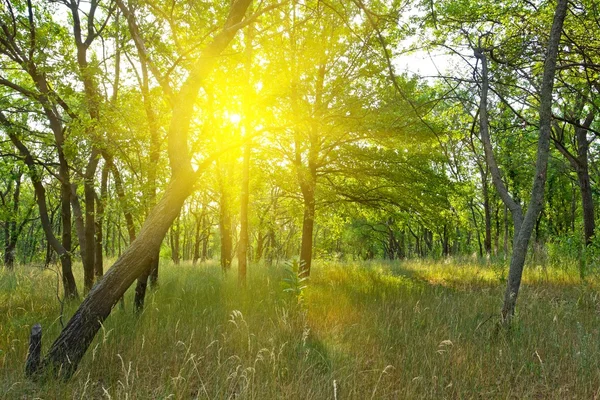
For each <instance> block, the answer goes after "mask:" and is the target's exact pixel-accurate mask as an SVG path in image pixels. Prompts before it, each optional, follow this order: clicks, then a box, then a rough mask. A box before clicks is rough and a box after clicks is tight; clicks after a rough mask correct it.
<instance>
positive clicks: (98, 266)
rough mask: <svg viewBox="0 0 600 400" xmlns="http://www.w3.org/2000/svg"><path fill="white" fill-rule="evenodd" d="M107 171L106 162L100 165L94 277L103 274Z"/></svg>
mask: <svg viewBox="0 0 600 400" xmlns="http://www.w3.org/2000/svg"><path fill="white" fill-rule="evenodd" d="M108 172H109V168H108V165H107V164H106V163H104V166H103V167H102V177H101V179H100V198H98V199H97V201H98V204H97V206H96V250H95V252H96V258H95V260H94V275H95V276H96V279H98V278H100V277H101V276H102V275H104V255H103V253H102V247H103V237H104V232H103V224H104V207H105V206H106V196H107V193H108Z"/></svg>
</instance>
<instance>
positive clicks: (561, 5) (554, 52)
mask: <svg viewBox="0 0 600 400" xmlns="http://www.w3.org/2000/svg"><path fill="white" fill-rule="evenodd" d="M567 7H568V2H567V0H558V1H557V4H556V11H555V14H554V21H553V23H552V28H551V32H550V39H549V42H548V50H547V54H546V60H545V63H544V77H543V81H542V87H541V91H540V110H539V121H540V128H539V132H540V133H539V139H538V150H537V161H536V168H535V178H534V181H533V186H532V189H531V200H530V202H529V206H528V208H527V213H526V214H525V217H524V218H523V222H522V224H521V226H520V229H518V230H515V240H514V247H513V254H512V257H511V261H510V269H509V273H508V282H507V285H506V292H505V294H504V304H503V307H502V318H503V321H504V322H505V323H507V324H508V323H509V322H510V320H511V318H512V316H513V315H514V312H515V306H516V303H517V296H518V294H519V288H520V286H521V277H522V275H523V266H524V264H525V256H526V255H527V247H528V244H529V239H530V238H531V233H532V231H533V228H534V225H535V221H536V219H537V216H538V215H539V213H540V212H541V210H542V208H543V205H544V189H545V184H546V172H547V168H548V157H549V151H550V133H551V130H552V126H551V123H552V92H553V89H554V76H555V72H556V59H557V56H558V47H559V42H560V37H561V33H562V27H563V23H564V20H565V16H566V13H567Z"/></svg>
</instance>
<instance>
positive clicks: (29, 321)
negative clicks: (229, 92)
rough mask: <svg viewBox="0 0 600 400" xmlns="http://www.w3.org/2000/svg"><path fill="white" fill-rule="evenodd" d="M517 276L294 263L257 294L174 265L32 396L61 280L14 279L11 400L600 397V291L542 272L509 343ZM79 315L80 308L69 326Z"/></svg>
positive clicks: (0, 383) (205, 267) (1, 375)
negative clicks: (35, 362) (303, 283)
mask: <svg viewBox="0 0 600 400" xmlns="http://www.w3.org/2000/svg"><path fill="white" fill-rule="evenodd" d="M505 271H506V268H504V267H503V266H502V265H501V264H494V263H487V264H486V263H483V264H480V263H477V262H474V261H472V260H453V261H450V260H445V261H444V260H442V261H407V262H356V263H355V262H347V263H337V262H323V261H322V262H317V263H316V265H315V266H314V269H313V271H312V275H311V279H310V282H309V284H308V287H307V288H306V289H304V290H300V288H299V287H294V285H296V283H294V282H291V283H290V282H289V281H288V280H286V277H287V278H289V271H287V270H286V268H285V267H284V266H283V265H282V264H280V265H278V266H272V267H267V266H264V265H251V266H250V268H249V276H248V283H247V286H246V288H240V287H239V286H238V284H237V277H236V276H235V274H234V273H233V271H232V273H230V274H228V275H227V274H223V273H222V272H221V270H220V267H219V266H218V265H216V264H211V263H208V264H202V265H197V266H193V265H191V264H181V265H177V266H175V265H172V264H167V263H165V264H164V265H162V270H161V277H160V286H159V287H158V289H156V290H154V291H152V292H151V293H149V296H148V299H147V306H146V309H145V310H144V312H143V313H142V314H141V315H139V316H136V315H135V314H134V312H133V310H132V290H131V289H130V291H129V292H128V293H127V295H126V299H125V304H126V307H125V308H124V309H121V308H120V307H119V306H116V307H115V309H114V310H113V313H112V315H111V316H110V318H109V319H108V320H107V321H106V323H105V325H104V326H103V329H102V330H101V331H100V332H99V334H98V335H97V337H96V339H95V341H94V343H93V344H92V346H91V347H90V349H89V350H88V352H87V354H86V356H85V358H84V359H83V360H82V363H81V364H80V367H79V369H78V371H77V372H76V374H75V376H74V377H73V378H72V379H71V380H70V381H68V382H62V381H55V380H47V381H43V382H31V381H28V380H27V379H26V378H25V376H24V361H25V357H26V353H27V341H28V335H29V331H30V329H31V326H32V325H33V324H35V323H37V322H39V323H41V324H42V327H43V330H44V343H43V347H44V351H45V350H46V349H47V348H48V346H49V345H50V344H51V342H52V340H53V339H54V338H55V337H56V336H57V334H58V332H59V331H60V329H61V321H60V318H59V314H60V309H61V307H60V303H59V301H58V300H57V292H56V287H57V277H56V274H55V273H54V272H53V271H51V270H41V269H39V268H33V267H25V266H19V267H18V268H17V269H16V272H10V273H9V272H8V271H0V398H3V399H30V398H31V399H33V398H42V399H96V398H97V399H101V398H103V399H278V398H289V399H340V400H341V399H412V398H417V399H418V398H428V399H442V398H461V399H468V398H479V399H495V398H502V399H506V398H515V399H523V398H534V399H539V398H550V399H571V398H573V399H574V398H580V399H591V398H597V397H598V396H599V395H600V341H599V339H600V337H599V336H600V331H599V329H600V324H599V322H600V318H599V314H598V313H599V311H600V294H599V292H598V280H597V279H595V278H591V279H589V280H588V281H586V282H584V283H582V282H580V280H579V278H578V273H577V271H576V270H573V271H571V270H570V269H558V268H551V269H550V268H541V267H537V268H534V267H531V266H530V267H528V268H527V269H526V273H525V276H524V287H523V290H522V292H521V296H520V297H519V303H518V310H517V315H516V318H515V320H514V324H513V326H512V329H511V330H510V331H505V330H502V329H500V330H499V329H497V322H498V317H499V309H500V306H501V300H502V294H503V291H504V287H505V282H504V275H505ZM75 309H76V305H75V304H71V305H66V306H65V309H64V313H65V316H64V317H63V320H64V321H66V320H67V318H68V316H69V315H70V314H71V313H72V312H74V310H75Z"/></svg>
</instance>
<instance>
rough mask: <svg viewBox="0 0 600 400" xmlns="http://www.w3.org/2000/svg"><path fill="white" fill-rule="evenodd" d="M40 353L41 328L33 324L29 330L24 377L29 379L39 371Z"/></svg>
mask: <svg viewBox="0 0 600 400" xmlns="http://www.w3.org/2000/svg"><path fill="white" fill-rule="evenodd" d="M41 352H42V326H41V325H40V324H35V325H34V326H33V327H32V328H31V335H30V336H29V352H28V353H27V361H26V362H25V375H27V377H29V378H31V377H33V376H34V375H36V374H37V372H38V371H39V369H40V357H41Z"/></svg>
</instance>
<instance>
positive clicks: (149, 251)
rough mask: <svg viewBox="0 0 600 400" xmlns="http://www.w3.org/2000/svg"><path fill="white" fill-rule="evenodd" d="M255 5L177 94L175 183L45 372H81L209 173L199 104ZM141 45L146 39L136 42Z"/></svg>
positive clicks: (238, 4)
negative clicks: (197, 143) (105, 325)
mask: <svg viewBox="0 0 600 400" xmlns="http://www.w3.org/2000/svg"><path fill="white" fill-rule="evenodd" d="M249 4H250V0H237V1H235V2H234V3H233V4H232V5H231V9H230V11H229V14H228V17H227V20H226V22H225V24H224V26H223V28H222V29H221V30H220V31H219V33H218V34H216V35H215V36H214V38H213V39H212V41H211V42H210V43H209V44H207V45H206V46H205V47H204V49H203V51H202V53H201V55H200V56H199V58H198V59H197V61H195V62H194V63H193V66H192V68H191V71H190V73H189V75H188V77H187V78H186V79H185V81H184V82H183V83H182V85H181V87H180V88H179V90H178V91H177V92H173V96H172V122H171V125H170V127H169V131H168V136H167V137H168V154H169V163H170V165H171V179H170V182H169V185H168V187H167V189H166V191H165V193H164V194H163V196H162V198H161V199H160V200H159V201H158V203H157V204H156V206H155V207H153V209H152V211H151V212H150V214H149V216H148V218H147V219H146V221H145V222H144V224H143V226H142V228H141V230H140V232H139V235H138V236H137V238H136V240H134V241H133V243H131V245H130V246H129V247H128V248H127V250H126V251H125V252H124V253H123V255H122V256H121V257H120V258H119V259H118V260H117V261H116V262H115V264H114V265H113V266H112V267H111V268H110V269H109V270H108V271H107V272H106V274H105V275H104V276H103V278H102V279H101V280H100V281H99V282H98V283H97V284H96V286H95V287H94V288H93V289H92V290H91V291H90V292H89V294H88V296H87V297H86V298H85V299H84V301H83V302H82V304H81V305H80V307H79V308H78V310H77V311H76V313H75V314H74V315H73V317H72V318H71V319H70V320H69V322H68V323H67V325H66V326H65V328H64V329H63V331H62V332H61V334H60V335H59V337H58V338H57V339H56V340H55V341H54V343H53V344H52V346H51V347H50V349H49V351H48V353H47V355H46V357H45V359H44V361H43V363H42V364H43V366H42V368H43V369H50V370H52V371H53V373H54V374H60V375H62V376H64V377H70V376H71V375H72V374H73V372H75V370H76V369H77V366H78V364H79V362H80V361H81V358H82V357H83V355H84V354H85V352H86V350H87V348H88V346H89V344H90V343H91V341H92V339H93V338H94V336H95V334H96V332H97V331H98V330H99V329H100V326H101V323H102V321H104V320H105V319H106V318H107V317H108V316H109V315H110V312H111V309H112V307H113V306H114V305H115V304H116V302H117V301H118V300H119V298H121V296H122V295H123V293H125V291H126V290H127V288H128V287H129V286H130V285H131V284H132V283H133V282H134V281H135V279H137V278H138V277H139V276H140V275H141V274H142V273H144V271H145V270H147V268H148V265H149V264H150V261H151V259H152V255H154V254H156V252H157V251H158V248H159V246H160V244H161V242H162V239H163V238H164V236H165V234H166V233H167V230H168V229H169V227H170V226H171V224H172V222H173V221H174V220H175V218H176V217H177V215H178V214H179V212H180V210H181V207H182V205H183V203H184V201H185V199H186V198H187V197H188V196H189V195H190V194H191V192H192V190H193V185H194V183H195V181H196V180H197V179H198V176H199V175H200V173H201V172H203V168H204V166H201V168H199V169H198V170H197V171H195V170H194V168H193V167H192V164H191V155H190V151H189V148H188V143H187V137H188V131H189V126H190V121H191V119H192V114H193V108H194V100H195V98H196V96H197V94H198V90H199V88H200V86H201V85H202V82H203V81H204V79H206V76H207V75H208V74H210V72H211V71H212V70H213V69H214V68H215V64H216V56H217V55H219V54H220V53H221V52H222V51H223V50H224V49H225V47H226V46H227V45H228V44H229V42H231V40H232V39H233V37H234V35H235V33H236V32H237V30H238V29H239V28H240V27H241V26H242V25H243V24H244V23H247V21H251V19H247V20H245V21H246V22H244V15H245V13H246V9H247V8H248V6H249ZM135 40H137V41H140V40H141V39H140V38H137V39H135Z"/></svg>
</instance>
